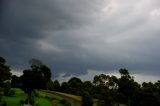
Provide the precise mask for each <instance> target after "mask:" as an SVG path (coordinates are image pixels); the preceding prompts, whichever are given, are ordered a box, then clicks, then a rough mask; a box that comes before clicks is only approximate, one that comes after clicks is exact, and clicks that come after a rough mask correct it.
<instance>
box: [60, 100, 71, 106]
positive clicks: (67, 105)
mask: <svg viewBox="0 0 160 106" xmlns="http://www.w3.org/2000/svg"><path fill="white" fill-rule="evenodd" d="M60 103H61V104H63V105H64V106H71V104H70V103H69V102H67V101H66V100H65V99H62V100H61V101H60Z"/></svg>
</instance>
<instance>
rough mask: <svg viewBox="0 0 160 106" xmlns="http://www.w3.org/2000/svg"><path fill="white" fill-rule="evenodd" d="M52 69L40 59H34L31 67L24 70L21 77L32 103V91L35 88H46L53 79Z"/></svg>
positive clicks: (23, 86)
mask: <svg viewBox="0 0 160 106" xmlns="http://www.w3.org/2000/svg"><path fill="white" fill-rule="evenodd" d="M50 78H51V72H50V69H49V68H48V67H47V66H45V65H43V64H42V62H40V61H39V60H36V59H33V60H32V62H31V69H27V70H24V71H23V75H22V76H21V77H20V81H21V83H22V89H23V90H24V91H25V93H27V94H28V103H29V104H31V101H32V92H33V90H34V89H46V85H47V83H48V82H49V81H50V80H51V79H50Z"/></svg>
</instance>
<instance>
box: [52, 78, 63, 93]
mask: <svg viewBox="0 0 160 106" xmlns="http://www.w3.org/2000/svg"><path fill="white" fill-rule="evenodd" d="M60 87H61V86H60V83H59V82H58V80H55V81H54V82H53V90H54V91H60Z"/></svg>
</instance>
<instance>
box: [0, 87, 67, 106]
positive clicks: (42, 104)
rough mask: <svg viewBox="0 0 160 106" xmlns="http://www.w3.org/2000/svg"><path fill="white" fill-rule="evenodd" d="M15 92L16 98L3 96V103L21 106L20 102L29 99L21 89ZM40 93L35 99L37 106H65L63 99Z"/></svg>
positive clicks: (9, 105)
mask: <svg viewBox="0 0 160 106" xmlns="http://www.w3.org/2000/svg"><path fill="white" fill-rule="evenodd" d="M13 90H14V91H15V95H14V96H3V97H2V101H5V102H6V103H7V106H20V101H21V100H25V99H26V98H27V95H26V94H25V93H24V92H23V91H22V90H21V89H17V88H15V89H13ZM36 92H37V93H38V97H35V105H38V106H64V105H63V104H61V103H60V100H62V98H60V97H58V96H56V95H53V94H49V93H45V92H41V91H36Z"/></svg>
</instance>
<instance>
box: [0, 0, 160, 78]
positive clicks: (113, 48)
mask: <svg viewBox="0 0 160 106" xmlns="http://www.w3.org/2000/svg"><path fill="white" fill-rule="evenodd" d="M1 5H2V7H1V11H0V12H1V17H0V48H1V50H0V55H1V56H4V57H5V58H6V59H7V60H8V63H9V64H10V65H11V67H12V68H15V69H24V68H27V67H28V65H27V64H28V60H29V59H31V58H38V59H40V60H41V61H42V62H43V63H46V64H48V65H49V66H50V67H51V68H52V70H53V73H54V76H57V75H58V74H60V73H65V75H66V76H68V75H71V74H73V75H80V74H86V73H87V70H88V69H93V70H106V71H108V70H109V71H110V70H115V69H119V68H122V67H126V68H128V69H130V70H132V71H133V72H137V73H152V72H153V73H152V74H155V73H156V74H157V73H158V74H159V75H160V73H159V71H158V70H159V68H160V67H159V64H158V63H159V52H160V49H159V48H158V45H159V39H160V37H159V33H160V32H159V29H158V28H159V25H160V24H159V17H160V15H159V14H160V9H159V6H160V3H159V1H158V0H152V1H148V2H145V0H140V1H138V0H137V1H135V0H132V1H131V2H129V1H127V0H119V1H114V0H102V1H99V0H81V1H79V0H45V1H43V0H34V1H33V0H27V1H26V0H14V1H13V0H7V1H5V2H3V3H2V4H1ZM146 6H147V7H148V8H146ZM150 70H152V72H150ZM65 75H64V76H65Z"/></svg>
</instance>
